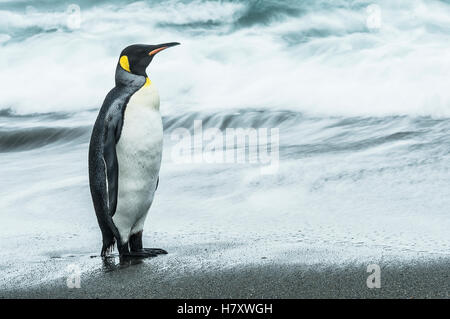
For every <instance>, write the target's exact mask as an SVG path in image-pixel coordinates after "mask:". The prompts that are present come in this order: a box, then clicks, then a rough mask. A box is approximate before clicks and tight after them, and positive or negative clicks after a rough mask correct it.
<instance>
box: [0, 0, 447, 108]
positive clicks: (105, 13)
mask: <svg viewBox="0 0 450 319" xmlns="http://www.w3.org/2000/svg"><path fill="white" fill-rule="evenodd" d="M369 4H370V3H368V2H367V3H364V2H360V5H358V6H353V7H351V6H350V5H349V4H348V3H347V2H345V1H340V2H339V3H337V4H336V5H334V6H332V5H328V6H324V3H318V4H316V7H315V9H314V10H312V11H311V10H309V11H308V10H306V9H308V8H306V9H305V10H304V12H302V11H299V12H300V13H298V14H284V15H276V14H274V17H273V18H272V19H266V20H262V22H261V23H256V22H255V23H253V22H252V23H249V22H246V24H244V25H243V24H242V18H243V17H244V16H245V15H246V14H248V12H247V11H246V10H247V9H248V8H247V7H246V5H245V4H244V3H243V2H203V1H192V2H184V3H179V2H176V1H170V2H167V3H164V4H152V5H150V4H147V3H144V2H137V3H131V4H128V5H118V4H116V5H112V4H101V5H99V6H94V7H86V8H83V6H82V7H81V17H82V23H81V28H80V29H77V30H70V29H68V28H67V25H66V18H67V14H66V13H65V12H63V11H60V12H49V11H43V10H40V8H39V7H35V8H34V9H33V10H31V9H30V8H29V9H28V10H23V11H20V10H16V11H14V12H9V11H6V10H3V11H0V21H2V22H0V31H1V33H3V34H5V36H2V37H0V42H1V44H0V45H2V47H1V51H0V68H1V69H2V72H1V74H0V86H1V87H2V93H1V94H0V108H7V107H9V108H12V109H13V110H15V111H16V112H18V113H33V112H50V111H67V110H69V111H76V110H81V109H87V108H92V107H99V106H100V104H101V103H102V100H103V98H104V96H105V95H106V93H107V91H108V90H109V89H110V88H111V87H112V86H113V83H114V69H115V65H116V63H117V59H118V54H119V52H120V51H121V49H122V48H123V47H125V46H126V45H128V44H131V43H160V42H167V41H179V42H181V43H182V46H180V47H177V48H174V49H171V50H168V51H166V52H164V53H162V54H161V55H159V56H158V57H157V58H156V59H155V60H154V62H153V63H152V65H151V66H150V67H149V69H148V71H149V75H150V77H151V78H152V81H153V83H155V85H157V86H158V87H159V89H160V91H161V92H160V93H161V97H162V110H163V112H164V113H166V114H176V113H179V112H180V109H181V110H183V112H184V111H203V110H211V109H228V108H243V107H258V108H271V109H273V108H279V109H292V110H298V111H301V112H310V113H314V114H322V115H336V114H338V115H367V116H370V115H375V116H383V115H390V114H410V115H432V116H437V117H439V116H450V91H449V90H448V79H449V76H450V59H449V57H450V41H449V37H450V36H449V33H448V32H447V31H448V29H449V27H450V21H449V20H448V19H447V17H448V15H449V14H450V5H449V4H446V3H443V2H438V1H410V2H407V1H394V2H392V1H379V2H378V5H379V7H380V9H381V11H380V12H381V15H382V20H381V21H382V22H381V25H380V28H379V29H377V30H374V31H370V30H369V29H368V28H367V25H366V21H367V18H368V16H367V15H368V13H367V11H366V7H367V5H369ZM305 6H306V5H305ZM247 18H248V17H247ZM253 18H254V17H253ZM248 19H250V18H248ZM255 19H256V18H255ZM245 21H247V20H245ZM33 27H36V28H39V29H40V30H41V31H33V30H32V28H33ZM30 28H31V30H30ZM33 32H35V33H33ZM10 37H11V38H10ZM21 37H22V38H21Z"/></svg>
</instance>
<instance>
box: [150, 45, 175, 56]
mask: <svg viewBox="0 0 450 319" xmlns="http://www.w3.org/2000/svg"><path fill="white" fill-rule="evenodd" d="M176 45H179V43H178V42H169V43H163V44H158V45H156V46H155V47H156V48H155V49H153V50H152V51H150V52H149V53H148V55H150V56H152V55H155V54H156V53H158V52H160V51H162V50H165V49H167V48H170V47H174V46H176Z"/></svg>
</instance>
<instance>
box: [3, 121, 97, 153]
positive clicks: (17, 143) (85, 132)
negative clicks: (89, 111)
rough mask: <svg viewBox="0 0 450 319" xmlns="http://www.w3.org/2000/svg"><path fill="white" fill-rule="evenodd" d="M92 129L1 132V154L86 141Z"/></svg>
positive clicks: (25, 129)
mask: <svg viewBox="0 0 450 319" xmlns="http://www.w3.org/2000/svg"><path fill="white" fill-rule="evenodd" d="M89 132H90V127H75V128H64V127H34V128H21V129H16V130H7V131H5V130H0V152H11V151H25V150H31V149H35V148H40V147H43V146H47V145H50V144H54V143H68V142H74V141H80V140H83V141H84V140H86V138H87V137H88V136H89Z"/></svg>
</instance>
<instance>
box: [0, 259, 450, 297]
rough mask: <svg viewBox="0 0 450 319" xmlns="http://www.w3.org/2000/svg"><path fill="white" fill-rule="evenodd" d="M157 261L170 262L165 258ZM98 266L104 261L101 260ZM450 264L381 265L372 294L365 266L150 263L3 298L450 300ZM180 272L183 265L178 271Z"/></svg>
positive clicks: (109, 268) (3, 292)
mask: <svg viewBox="0 0 450 319" xmlns="http://www.w3.org/2000/svg"><path fill="white" fill-rule="evenodd" d="M158 258H167V257H164V256H161V257H158ZM99 262H100V260H99ZM449 265H450V260H448V259H441V260H437V261H414V262H408V263H406V262H405V263H389V264H385V265H381V288H380V289H376V288H375V289H369V288H367V286H366V279H367V276H368V275H369V274H368V273H367V272H366V267H367V265H358V264H351V265H339V266H331V265H320V264H319V265H315V266H307V265H302V264H275V263H270V262H269V263H265V264H259V265H247V266H242V265H240V266H234V267H227V268H226V269H223V270H221V269H211V270H208V269H205V270H202V271H189V270H188V269H186V267H180V268H178V269H174V268H171V267H166V268H164V269H161V268H158V267H155V264H152V262H151V261H144V262H142V263H138V264H135V265H130V266H128V267H127V266H125V267H118V266H117V265H116V264H114V263H112V264H111V265H105V266H104V268H103V269H102V270H97V271H94V272H91V273H87V274H83V275H82V277H81V288H80V289H68V288H67V286H66V279H65V278H64V279H58V280H54V281H51V282H47V283H44V284H40V285H39V286H35V287H28V288H20V289H19V288H17V289H16V288H11V287H9V288H8V289H0V297H1V298H449V292H450V277H449ZM180 266H181V265H180Z"/></svg>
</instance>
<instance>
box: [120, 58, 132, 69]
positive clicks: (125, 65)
mask: <svg viewBox="0 0 450 319" xmlns="http://www.w3.org/2000/svg"><path fill="white" fill-rule="evenodd" d="M119 63H120V66H121V67H122V69H124V70H125V71H128V72H130V73H131V71H130V62H128V57H127V56H126V55H123V56H121V57H120V60H119Z"/></svg>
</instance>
